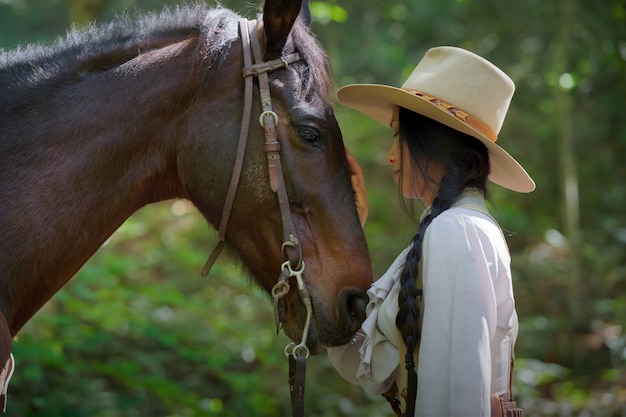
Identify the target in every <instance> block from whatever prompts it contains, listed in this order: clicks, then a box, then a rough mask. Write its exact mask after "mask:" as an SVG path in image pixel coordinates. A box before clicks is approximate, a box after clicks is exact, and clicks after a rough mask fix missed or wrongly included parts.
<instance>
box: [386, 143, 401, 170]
mask: <svg viewBox="0 0 626 417" xmlns="http://www.w3.org/2000/svg"><path fill="white" fill-rule="evenodd" d="M397 149H398V139H396V140H394V141H393V145H391V149H389V152H387V163H388V164H389V165H393V164H394V163H395V162H396V161H397V159H398V152H397Z"/></svg>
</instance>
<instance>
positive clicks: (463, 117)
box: [402, 87, 498, 142]
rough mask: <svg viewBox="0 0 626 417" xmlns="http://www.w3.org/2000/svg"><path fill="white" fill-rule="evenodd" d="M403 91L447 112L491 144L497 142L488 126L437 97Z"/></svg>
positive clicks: (495, 136) (494, 134)
mask: <svg viewBox="0 0 626 417" xmlns="http://www.w3.org/2000/svg"><path fill="white" fill-rule="evenodd" d="M402 89H403V90H405V91H408V92H409V93H411V94H415V95H416V96H418V97H421V98H423V99H424V100H426V101H429V102H430V103H432V104H433V105H435V106H437V107H439V108H440V109H441V110H443V111H446V112H448V113H449V114H450V115H452V116H454V117H456V118H457V119H459V120H460V121H462V122H463V123H465V124H466V125H468V126H470V127H471V128H472V129H474V130H476V131H478V132H479V133H480V134H481V135H483V136H484V137H486V138H487V139H489V140H490V141H492V142H495V141H496V140H498V135H497V134H496V132H494V131H493V130H492V129H491V128H490V127H489V126H487V125H486V124H484V123H483V122H481V121H480V120H479V119H477V118H476V117H474V116H472V115H471V114H469V113H467V112H466V111H463V110H461V109H459V108H458V107H456V106H455V105H453V104H450V103H448V102H446V101H444V100H442V99H440V98H439V97H435V96H431V95H429V94H426V93H424V92H422V91H418V90H414V89H412V88H407V87H402Z"/></svg>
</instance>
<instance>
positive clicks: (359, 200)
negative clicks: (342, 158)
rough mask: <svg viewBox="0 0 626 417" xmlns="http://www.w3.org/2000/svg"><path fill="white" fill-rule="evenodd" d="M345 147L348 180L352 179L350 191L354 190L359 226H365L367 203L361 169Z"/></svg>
mask: <svg viewBox="0 0 626 417" xmlns="http://www.w3.org/2000/svg"><path fill="white" fill-rule="evenodd" d="M345 149H346V158H347V159H348V167H349V168H350V180H351V181H352V191H353V192H354V203H355V204H356V210H357V212H358V213H359V220H360V221H361V227H365V222H366V221H367V214H368V211H369V205H368V203H367V194H366V192H365V179H364V178H363V170H361V167H360V166H359V163H358V162H357V160H356V159H354V158H353V157H352V156H351V155H350V152H349V151H348V148H345Z"/></svg>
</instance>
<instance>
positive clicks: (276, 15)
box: [263, 0, 308, 60]
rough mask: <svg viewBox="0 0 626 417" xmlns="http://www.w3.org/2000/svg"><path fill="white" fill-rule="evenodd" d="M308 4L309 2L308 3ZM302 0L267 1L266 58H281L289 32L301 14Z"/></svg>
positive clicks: (265, 7) (265, 6)
mask: <svg viewBox="0 0 626 417" xmlns="http://www.w3.org/2000/svg"><path fill="white" fill-rule="evenodd" d="M306 3H307V4H308V1H306ZM301 5H302V0H265V4H264V5H263V30H264V32H265V56H264V59H266V60H271V59H275V58H278V57H280V54H281V52H282V50H283V47H284V46H285V42H287V37H288V36H289V32H290V31H291V28H292V27H293V24H294V22H295V21H296V19H297V18H298V14H300V7H301Z"/></svg>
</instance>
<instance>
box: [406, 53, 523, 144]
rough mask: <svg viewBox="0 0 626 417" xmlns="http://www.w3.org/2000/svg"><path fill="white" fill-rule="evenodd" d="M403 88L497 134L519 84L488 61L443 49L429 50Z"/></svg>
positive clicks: (476, 56) (472, 55)
mask: <svg viewBox="0 0 626 417" xmlns="http://www.w3.org/2000/svg"><path fill="white" fill-rule="evenodd" d="M402 88H406V89H412V90H417V91H421V92H423V93H426V94H428V95H431V96H435V97H437V98H438V99H440V100H443V101H445V102H447V103H449V104H452V105H454V106H455V107H457V108H458V109H460V110H462V111H464V112H466V113H468V114H470V115H471V116H473V117H475V118H476V119H478V120H480V121H481V122H482V123H484V124H485V125H486V126H488V127H489V128H490V129H491V130H493V132H494V133H495V134H496V135H497V134H498V133H499V132H500V129H501V128H502V123H503V122H504V118H505V116H506V113H507V110H508V108H509V104H510V103H511V98H512V97H513V93H514V91H515V84H513V81H512V80H511V79H510V78H509V77H508V76H507V75H506V74H505V73H504V72H503V71H502V70H500V69H499V68H498V67H496V66H495V65H493V64H492V63H490V62H489V61H487V60H486V59H484V58H482V57H480V56H478V55H476V54H474V53H472V52H469V51H466V50H465V49H461V48H455V47H450V46H442V47H437V48H431V49H429V50H428V52H427V53H426V55H424V57H423V58H422V60H421V61H420V62H419V64H418V65H417V66H416V67H415V69H414V70H413V72H412V73H411V75H410V76H409V78H408V79H407V80H406V82H405V83H404V84H403V85H402Z"/></svg>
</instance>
